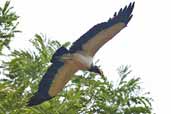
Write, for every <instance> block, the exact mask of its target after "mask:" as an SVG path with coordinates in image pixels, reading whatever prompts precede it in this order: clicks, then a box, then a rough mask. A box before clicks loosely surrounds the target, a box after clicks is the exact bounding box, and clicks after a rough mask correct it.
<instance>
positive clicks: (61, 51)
mask: <svg viewBox="0 0 171 114" xmlns="http://www.w3.org/2000/svg"><path fill="white" fill-rule="evenodd" d="M66 53H69V51H68V50H67V49H66V48H65V47H60V48H59V49H58V50H57V51H56V52H55V53H54V54H53V56H52V59H51V62H52V63H53V62H55V61H58V60H59V58H60V57H61V56H62V55H64V54H66Z"/></svg>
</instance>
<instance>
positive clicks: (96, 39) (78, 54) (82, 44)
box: [28, 2, 134, 106]
mask: <svg viewBox="0 0 171 114" xmlns="http://www.w3.org/2000/svg"><path fill="white" fill-rule="evenodd" d="M133 8H134V2H133V3H130V4H129V5H128V6H125V8H123V9H122V8H121V9H120V10H119V12H118V13H115V14H114V16H113V17H112V18H110V19H109V20H108V21H107V22H103V23H100V24H97V25H95V26H94V27H92V28H91V29H90V30H89V31H87V32H86V33H85V34H83V35H82V36H81V37H80V38H79V39H78V40H76V41H75V42H74V43H73V44H72V46H71V47H70V49H69V50H67V49H66V48H65V47H61V48H59V49H58V50H57V51H56V52H55V53H54V55H53V56H52V59H51V63H52V64H51V65H50V67H49V68H48V70H47V72H46V73H45V74H44V76H43V78H42V80H41V81H40V83H39V88H38V91H37V92H36V93H35V94H34V96H32V97H31V99H30V100H29V102H28V106H33V105H38V104H40V103H42V102H44V101H47V100H49V99H51V98H53V97H55V96H56V95H57V94H58V93H59V92H60V91H61V90H62V89H63V88H64V87H65V85H66V84H67V82H68V81H69V80H71V78H72V76H73V75H74V73H75V72H77V71H78V70H88V71H90V72H94V73H97V74H100V75H102V72H101V70H100V69H99V68H98V67H97V66H96V65H94V64H93V56H94V55H95V54H96V52H97V51H98V50H99V49H100V48H101V47H102V46H103V45H104V44H105V43H106V42H108V41H109V40H111V39H112V38H113V37H114V36H115V35H116V34H117V33H119V32H120V31H121V30H122V29H123V28H125V27H126V26H127V24H128V22H129V21H130V20H131V18H132V11H133Z"/></svg>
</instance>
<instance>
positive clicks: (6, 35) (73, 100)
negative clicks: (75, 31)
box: [0, 1, 152, 114]
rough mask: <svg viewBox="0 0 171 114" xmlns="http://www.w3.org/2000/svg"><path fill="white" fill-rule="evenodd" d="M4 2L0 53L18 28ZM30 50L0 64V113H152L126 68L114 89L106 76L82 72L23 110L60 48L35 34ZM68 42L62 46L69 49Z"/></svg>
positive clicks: (17, 52)
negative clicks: (0, 73)
mask: <svg viewBox="0 0 171 114" xmlns="http://www.w3.org/2000/svg"><path fill="white" fill-rule="evenodd" d="M9 4H10V2H9V1H7V2H6V3H5V5H4V6H3V7H0V54H2V53H1V52H2V49H3V48H4V46H6V47H9V42H10V41H11V38H12V37H14V35H15V33H16V32H19V31H17V30H16V27H17V25H18V22H17V19H18V16H16V14H15V12H12V11H11V10H12V7H10V6H9ZM30 43H31V44H32V47H31V48H30V50H14V51H12V52H11V54H10V55H9V57H7V59H6V60H5V61H0V63H1V62H2V65H0V67H2V68H3V75H4V76H5V78H4V79H1V80H0V114H151V113H152V109H151V107H152V106H151V101H152V100H151V98H149V97H148V96H149V93H144V92H143V91H142V88H141V87H140V78H131V79H128V78H127V77H128V76H129V75H130V73H131V71H130V70H129V68H128V67H127V66H122V67H120V68H119V69H118V74H119V76H120V78H119V79H118V82H117V84H115V86H114V85H113V84H112V83H111V82H109V81H108V80H107V79H106V78H105V77H102V76H99V75H96V74H93V73H88V72H83V74H82V75H77V76H73V78H72V80H71V81H70V82H69V83H68V84H67V85H66V86H65V88H64V89H63V90H62V91H61V92H60V93H59V94H58V96H56V97H55V98H53V99H51V100H49V101H47V102H44V103H42V104H40V105H38V106H34V107H31V108H30V107H26V102H27V101H28V99H29V98H30V97H31V96H32V95H33V94H34V93H35V92H36V91H37V89H38V83H39V82H40V79H41V78H42V76H43V74H44V73H45V72H46V70H47V68H48V66H49V64H50V59H51V57H52V54H53V53H54V52H55V50H56V49H57V48H59V47H61V46H62V45H61V44H60V43H59V42H58V41H51V40H48V39H46V38H45V37H44V36H43V35H39V34H36V35H35V38H34V39H33V40H30ZM69 45H70V43H69V42H66V43H65V44H63V46H65V47H68V46H69Z"/></svg>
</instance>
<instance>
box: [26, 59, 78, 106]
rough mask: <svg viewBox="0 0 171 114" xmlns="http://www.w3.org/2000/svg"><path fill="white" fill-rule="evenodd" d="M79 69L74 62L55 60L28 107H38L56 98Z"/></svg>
mask: <svg viewBox="0 0 171 114" xmlns="http://www.w3.org/2000/svg"><path fill="white" fill-rule="evenodd" d="M78 69H79V67H78V66H77V65H76V64H74V62H73V61H69V60H68V61H65V62H64V61H60V60H58V61H57V60H55V62H53V63H52V65H51V66H50V67H49V68H48V70H47V72H46V73H45V75H44V76H43V78H42V80H41V81H40V83H39V88H38V91H37V92H36V93H35V95H34V96H33V97H31V99H30V100H29V102H28V106H33V105H38V104H40V103H42V102H44V101H46V100H49V99H51V98H53V97H54V96H56V95H57V94H58V93H59V92H60V91H61V90H62V89H63V88H64V86H65V84H66V83H67V82H68V81H69V80H70V79H71V77H72V76H73V74H74V73H75V72H76V71H77V70H78Z"/></svg>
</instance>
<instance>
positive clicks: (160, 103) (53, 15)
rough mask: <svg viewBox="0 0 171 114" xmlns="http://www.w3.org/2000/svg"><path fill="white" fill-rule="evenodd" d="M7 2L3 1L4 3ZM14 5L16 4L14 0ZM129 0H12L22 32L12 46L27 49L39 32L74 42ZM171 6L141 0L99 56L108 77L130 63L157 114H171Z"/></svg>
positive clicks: (164, 0) (166, 2)
mask: <svg viewBox="0 0 171 114" xmlns="http://www.w3.org/2000/svg"><path fill="white" fill-rule="evenodd" d="M3 1H4V0H3ZM11 1H12V0H11ZM130 1H131V0H84V1H83V0H15V1H14V0H13V1H12V4H13V6H14V8H15V11H16V12H17V14H18V15H19V16H20V26H19V30H22V31H23V32H22V33H21V34H19V35H17V38H16V39H15V40H14V42H13V43H12V45H13V46H15V47H16V48H27V47H29V45H28V40H29V39H30V38H33V36H34V34H35V33H43V34H46V35H47V37H48V38H51V39H54V40H58V41H60V42H65V41H71V42H73V41H75V40H76V39H77V38H79V36H81V35H82V34H83V33H85V32H86V31H87V30H88V29H90V28H91V27H92V26H94V25H95V24H97V23H100V22H103V21H107V20H108V19H109V17H112V15H113V14H114V12H115V11H118V10H119V9H120V8H121V7H124V6H125V5H128V4H129V2H130ZM170 11H171V7H170V2H169V0H137V1H136V4H135V8H134V11H133V14H134V16H133V18H132V20H131V21H130V23H129V24H128V27H127V28H125V29H124V30H122V31H121V32H120V33H119V34H118V35H117V36H116V37H115V38H114V39H113V40H112V41H110V42H109V43H107V44H106V45H105V46H104V47H103V48H102V49H101V50H100V51H99V52H98V54H97V55H96V57H95V60H97V59H100V62H99V64H100V65H101V66H102V69H103V71H104V73H105V74H106V75H107V76H108V78H109V79H110V80H114V79H116V78H115V76H116V75H115V74H116V68H117V67H118V66H120V65H122V64H123V65H131V66H132V67H131V68H132V70H133V73H134V74H135V75H136V76H140V77H141V79H142V80H141V81H142V82H143V86H144V87H145V91H150V92H151V96H152V98H153V99H154V102H153V107H154V112H156V114H169V113H170V114H171V110H170V106H171V105H170V104H169V103H170V102H171V100H170V96H171V91H170V90H171V83H170V80H171V78H170V77H171V72H170V71H171V69H170V65H171V60H170V59H171V54H170V52H169V49H171V40H170V39H171V33H170V30H169V29H170V28H169V27H170V25H171V13H170Z"/></svg>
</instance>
